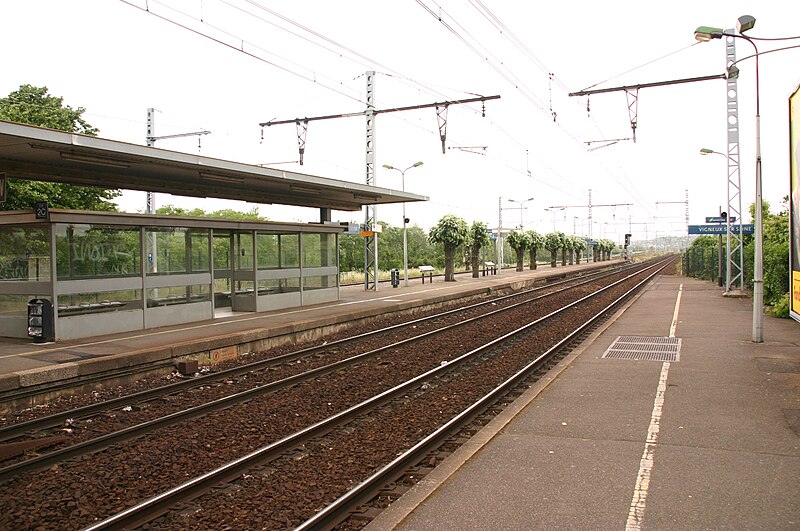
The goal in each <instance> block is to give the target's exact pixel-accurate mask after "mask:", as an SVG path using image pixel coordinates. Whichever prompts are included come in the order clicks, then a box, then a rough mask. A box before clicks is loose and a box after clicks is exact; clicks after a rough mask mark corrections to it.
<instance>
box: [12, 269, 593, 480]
mask: <svg viewBox="0 0 800 531" xmlns="http://www.w3.org/2000/svg"><path fill="white" fill-rule="evenodd" d="M595 280H596V279H590V280H586V281H583V282H579V283H577V284H575V285H574V286H570V287H569V288H562V289H561V290H556V291H552V292H549V293H545V294H542V295H539V296H537V297H534V298H532V299H525V300H523V301H520V302H517V303H514V304H511V305H509V306H503V307H501V308H497V309H495V310H492V311H490V312H488V313H484V314H481V315H477V316H473V317H470V318H468V319H464V320H462V321H458V322H455V323H452V324H449V325H446V326H443V327H440V328H436V329H434V330H430V331H428V332H424V333H421V334H418V335H416V336H413V337H409V338H405V339H402V340H399V341H395V342H394V343H391V344H388V345H384V346H381V347H378V348H375V349H372V350H369V351H365V352H362V353H359V354H356V355H354V356H350V357H348V358H345V359H342V360H339V361H336V362H333V363H329V364H327V365H323V366H320V367H316V368H314V369H310V370H308V371H304V372H302V373H298V374H295V375H292V376H289V377H286V378H283V379H281V380H276V381H274V382H270V383H267V384H264V385H260V386H256V387H253V388H251V389H248V390H245V391H242V392H239V393H234V394H231V395H228V396H224V397H222V398H218V399H216V400H212V401H210V402H207V403H204V404H199V405H197V406H194V407H191V408H188V409H184V410H181V411H176V412H174V413H171V414H169V415H165V416H163V417H159V418H156V419H152V420H149V421H147V422H142V423H140V424H137V425H135V426H130V427H128V428H123V429H121V430H117V431H114V432H111V433H107V434H105V435H101V436H99V437H96V438H94V439H91V440H87V441H84V442H81V443H77V444H73V445H71V446H68V447H66V448H60V449H57V450H53V451H51V452H47V453H44V454H41V455H39V456H37V457H34V458H31V459H26V460H24V461H19V462H17V463H13V464H11V465H8V466H5V467H3V468H0V483H2V482H4V481H8V480H9V479H11V478H13V477H15V476H18V475H19V474H22V473H24V472H31V471H34V470H40V469H42V468H46V467H49V466H52V465H54V464H56V463H59V462H61V461H65V460H67V459H72V458H75V457H79V456H81V455H84V454H89V453H94V452H98V451H100V450H103V449H106V448H109V447H110V446H113V445H115V444H119V443H121V442H124V441H128V440H131V439H136V438H138V437H142V436H144V435H146V434H148V433H151V432H153V431H156V430H159V429H163V428H166V427H168V426H172V425H175V424H177V423H179V422H184V421H187V420H190V419H193V418H197V417H201V416H204V415H208V414H210V413H214V412H216V411H220V410H223V409H227V408H230V407H234V406H236V405H238V404H241V403H243V402H247V401H249V400H252V399H254V398H256V397H258V396H262V395H266V394H269V393H274V392H276V391H279V390H281V389H285V388H287V387H291V386H293V385H297V384H299V383H301V382H304V381H307V380H311V379H314V378H318V377H320V376H324V375H326V374H330V373H332V372H335V371H338V370H342V369H344V368H346V367H349V366H351V365H354V364H356V363H359V362H361V361H364V360H366V359H369V358H372V357H374V356H377V355H379V354H381V353H383V352H386V351H388V350H392V349H395V348H398V347H402V346H406V345H409V344H413V343H417V342H420V341H422V340H424V339H427V338H429V337H432V336H434V335H438V334H441V333H444V332H447V331H449V330H453V329H455V328H459V327H462V326H466V325H468V324H471V323H476V322H478V321H481V320H483V319H486V318H488V317H491V316H493V315H497V314H501V313H505V312H508V311H511V310H514V309H516V308H519V307H521V306H525V305H527V304H531V303H533V302H537V301H540V300H542V299H544V298H547V297H551V296H553V295H556V294H559V293H563V292H564V291H565V290H567V289H571V288H575V287H578V286H582V285H585V284H587V283H589V282H593V281H595ZM549 287H552V286H549ZM531 291H534V290H530V291H529V292H528V293H529V294H530V292H531ZM452 311H453V310H450V311H448V312H445V313H450V312H452ZM423 319H425V318H423ZM330 345H331V344H330V343H329V344H328V345H327V346H330ZM315 348H316V347H315Z"/></svg>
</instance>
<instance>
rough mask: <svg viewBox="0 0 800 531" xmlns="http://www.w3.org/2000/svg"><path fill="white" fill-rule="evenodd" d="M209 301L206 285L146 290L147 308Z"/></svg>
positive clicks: (209, 292)
mask: <svg viewBox="0 0 800 531" xmlns="http://www.w3.org/2000/svg"><path fill="white" fill-rule="evenodd" d="M210 300H211V291H210V289H209V286H208V285H206V284H195V285H192V286H180V287H177V286H176V287H171V288H153V289H148V290H147V307H148V308H153V307H155V306H171V305H173V304H186V303H189V302H205V301H210Z"/></svg>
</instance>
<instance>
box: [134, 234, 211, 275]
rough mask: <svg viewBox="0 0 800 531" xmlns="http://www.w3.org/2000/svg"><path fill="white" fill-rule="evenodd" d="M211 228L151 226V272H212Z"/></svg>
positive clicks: (149, 239) (149, 267)
mask: <svg viewBox="0 0 800 531" xmlns="http://www.w3.org/2000/svg"><path fill="white" fill-rule="evenodd" d="M208 234H209V232H208V230H204V229H187V228H177V227H174V228H169V227H167V228H147V229H146V234H145V241H146V242H147V274H148V275H152V274H161V275H165V274H166V275H168V274H170V273H187V272H195V271H208Z"/></svg>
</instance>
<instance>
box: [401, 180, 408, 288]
mask: <svg viewBox="0 0 800 531" xmlns="http://www.w3.org/2000/svg"><path fill="white" fill-rule="evenodd" d="M400 184H401V186H402V188H403V192H405V191H406V172H405V170H403V171H401V172H400ZM406 225H407V224H406V204H405V202H403V286H405V287H408V235H407V233H406Z"/></svg>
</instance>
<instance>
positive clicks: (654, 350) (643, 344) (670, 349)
mask: <svg viewBox="0 0 800 531" xmlns="http://www.w3.org/2000/svg"><path fill="white" fill-rule="evenodd" d="M603 357H604V358H613V359H622V360H647V361H680V360H681V340H680V338H677V337H642V336H619V337H618V338H617V339H615V340H614V342H613V343H611V346H610V347H608V350H606V351H605V352H604V353H603Z"/></svg>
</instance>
